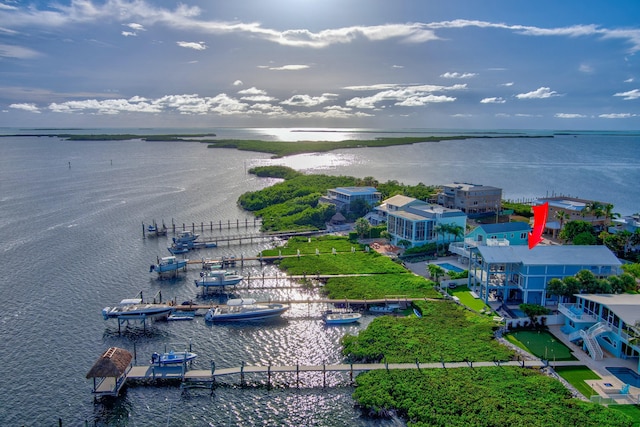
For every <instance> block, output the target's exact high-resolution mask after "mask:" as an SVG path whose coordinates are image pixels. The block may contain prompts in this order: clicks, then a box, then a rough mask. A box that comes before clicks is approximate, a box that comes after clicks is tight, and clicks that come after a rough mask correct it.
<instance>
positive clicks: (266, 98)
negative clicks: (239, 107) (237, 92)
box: [240, 95, 278, 102]
mask: <svg viewBox="0 0 640 427" xmlns="http://www.w3.org/2000/svg"><path fill="white" fill-rule="evenodd" d="M240 99H242V100H243V101H250V102H272V101H277V100H278V99H277V98H274V97H273V96H267V95H254V96H243V97H241V98H240Z"/></svg>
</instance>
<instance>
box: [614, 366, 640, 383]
mask: <svg viewBox="0 0 640 427" xmlns="http://www.w3.org/2000/svg"><path fill="white" fill-rule="evenodd" d="M607 371H609V372H611V373H612V374H613V375H615V376H616V378H618V379H619V380H620V381H622V382H623V383H625V384H629V385H631V386H633V387H640V375H638V374H637V373H636V372H634V371H633V370H631V369H629V368H617V367H615V368H607Z"/></svg>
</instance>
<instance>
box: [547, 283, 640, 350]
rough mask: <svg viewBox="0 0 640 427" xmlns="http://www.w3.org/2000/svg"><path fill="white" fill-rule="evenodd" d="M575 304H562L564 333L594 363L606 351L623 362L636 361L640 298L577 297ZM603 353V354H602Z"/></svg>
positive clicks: (631, 295) (597, 295)
mask: <svg viewBox="0 0 640 427" xmlns="http://www.w3.org/2000/svg"><path fill="white" fill-rule="evenodd" d="M576 298H577V301H576V302H575V303H572V304H559V305H558V311H559V312H560V313H561V314H562V315H563V316H564V317H565V322H564V326H562V328H561V331H562V332H563V333H564V334H566V335H567V336H568V339H569V340H570V341H574V342H580V341H581V342H582V345H583V349H584V350H585V351H587V352H588V353H589V355H590V356H591V357H592V358H593V359H595V360H601V359H602V358H603V357H604V354H605V353H604V351H607V352H608V353H610V354H611V355H613V356H614V357H618V358H621V359H636V360H638V359H639V358H638V356H639V355H640V347H639V345H638V344H639V343H638V342H637V340H636V339H634V338H636V337H638V335H639V333H638V332H639V331H638V325H639V322H640V295H638V294H578V295H576ZM603 350H604V351H603Z"/></svg>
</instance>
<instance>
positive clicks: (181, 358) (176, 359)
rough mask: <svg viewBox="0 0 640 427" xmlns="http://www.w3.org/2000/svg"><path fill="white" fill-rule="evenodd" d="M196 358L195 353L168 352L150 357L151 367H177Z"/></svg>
mask: <svg viewBox="0 0 640 427" xmlns="http://www.w3.org/2000/svg"><path fill="white" fill-rule="evenodd" d="M196 357H198V355H197V354H196V353H191V352H188V351H173V350H172V351H170V352H168V353H153V354H152V355H151V364H152V365H159V366H164V365H178V364H182V363H186V362H190V361H192V360H193V359H195V358H196Z"/></svg>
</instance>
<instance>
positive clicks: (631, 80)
mask: <svg viewBox="0 0 640 427" xmlns="http://www.w3.org/2000/svg"><path fill="white" fill-rule="evenodd" d="M633 81H634V80H633V77H629V78H628V79H627V80H625V81H624V82H625V83H633Z"/></svg>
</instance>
